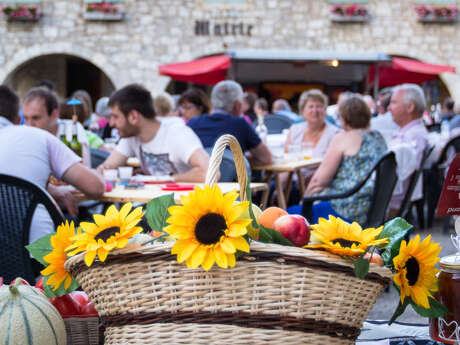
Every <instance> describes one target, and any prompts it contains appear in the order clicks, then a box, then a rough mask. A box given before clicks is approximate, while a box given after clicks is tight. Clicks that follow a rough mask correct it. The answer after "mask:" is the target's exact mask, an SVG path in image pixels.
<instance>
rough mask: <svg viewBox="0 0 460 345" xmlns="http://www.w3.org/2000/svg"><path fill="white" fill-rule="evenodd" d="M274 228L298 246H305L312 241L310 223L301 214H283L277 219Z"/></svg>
mask: <svg viewBox="0 0 460 345" xmlns="http://www.w3.org/2000/svg"><path fill="white" fill-rule="evenodd" d="M273 228H274V229H275V230H276V231H278V232H279V233H280V234H281V235H283V237H284V238H286V239H288V240H289V241H291V242H292V243H293V244H294V245H296V246H297V247H302V246H305V245H306V244H308V241H310V224H308V221H307V220H306V219H305V218H304V217H302V216H300V215H297V214H288V215H286V216H281V217H279V218H278V219H277V220H276V221H275V224H273Z"/></svg>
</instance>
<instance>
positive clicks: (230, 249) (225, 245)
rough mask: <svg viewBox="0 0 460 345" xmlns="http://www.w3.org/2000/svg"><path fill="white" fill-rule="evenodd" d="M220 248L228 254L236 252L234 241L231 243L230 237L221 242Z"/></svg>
mask: <svg viewBox="0 0 460 345" xmlns="http://www.w3.org/2000/svg"><path fill="white" fill-rule="evenodd" d="M222 237H223V236H222ZM220 247H221V248H222V250H223V251H224V252H225V253H226V254H233V253H235V252H236V248H235V246H234V245H233V243H232V241H230V238H229V237H224V239H223V240H222V241H221V242H220Z"/></svg>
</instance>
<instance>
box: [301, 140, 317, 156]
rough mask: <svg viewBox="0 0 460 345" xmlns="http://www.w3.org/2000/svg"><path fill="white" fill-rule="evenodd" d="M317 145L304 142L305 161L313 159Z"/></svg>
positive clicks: (303, 154)
mask: <svg viewBox="0 0 460 345" xmlns="http://www.w3.org/2000/svg"><path fill="white" fill-rule="evenodd" d="M314 148H315V145H314V144H313V143H309V142H304V143H302V156H303V158H304V159H306V158H307V157H308V158H312V157H313V150H314Z"/></svg>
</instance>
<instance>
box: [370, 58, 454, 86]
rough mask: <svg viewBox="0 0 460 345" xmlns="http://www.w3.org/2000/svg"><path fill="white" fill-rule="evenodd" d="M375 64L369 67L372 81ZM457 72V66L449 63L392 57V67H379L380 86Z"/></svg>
mask: <svg viewBox="0 0 460 345" xmlns="http://www.w3.org/2000/svg"><path fill="white" fill-rule="evenodd" d="M374 71H375V66H373V65H372V66H371V67H370V69H369V75H370V78H369V80H370V83H373V82H374ZM445 72H451V73H455V67H452V66H448V65H434V64H430V63H426V62H422V61H417V60H412V59H406V58H398V57H394V58H393V59H392V64H391V67H390V66H388V67H385V66H381V67H379V77H380V78H379V79H380V83H379V86H380V87H386V86H394V85H399V84H403V83H415V84H420V83H423V82H426V81H430V80H433V79H436V78H437V77H438V76H439V74H441V73H445Z"/></svg>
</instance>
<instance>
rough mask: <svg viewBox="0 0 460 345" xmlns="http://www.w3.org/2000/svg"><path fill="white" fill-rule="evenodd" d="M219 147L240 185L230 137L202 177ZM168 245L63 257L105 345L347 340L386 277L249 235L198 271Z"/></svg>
mask: <svg viewBox="0 0 460 345" xmlns="http://www.w3.org/2000/svg"><path fill="white" fill-rule="evenodd" d="M227 144H230V147H231V148H232V151H233V154H234V155H235V161H236V166H237V172H238V178H239V182H240V184H241V190H242V192H243V191H244V188H243V186H244V185H245V182H244V181H245V179H246V173H245V168H244V163H243V164H240V163H241V162H240V161H242V152H241V148H240V147H239V145H238V144H237V143H236V140H235V139H234V138H233V137H232V136H228V135H226V136H223V137H221V138H220V139H219V140H218V142H217V143H216V146H215V147H214V150H213V153H212V156H211V163H210V168H209V171H208V175H207V178H206V181H207V183H208V184H209V183H213V182H215V181H216V176H217V170H218V166H219V164H220V159H221V157H222V153H223V150H224V149H225V147H226V145H227ZM242 198H243V199H244V198H245V193H244V192H243V193H242ZM171 246H172V244H171V243H164V244H157V245H154V246H146V247H143V248H141V249H136V250H120V251H118V252H113V253H111V254H109V256H108V258H107V260H106V262H105V263H101V262H95V263H94V264H93V265H92V266H91V267H90V268H88V267H86V266H85V264H84V260H83V254H80V255H77V256H75V257H73V258H71V259H69V260H68V261H67V262H66V268H67V269H68V270H70V271H71V272H72V274H73V275H74V276H75V277H76V278H77V279H78V281H79V282H80V284H81V286H82V287H83V289H84V290H85V291H86V292H87V293H88V295H89V297H90V298H91V300H92V301H93V303H94V304H95V306H96V308H97V310H98V312H99V315H100V317H101V318H102V320H103V322H104V324H105V326H106V332H105V341H106V344H127V343H131V344H134V343H135V344H245V345H246V344H267V343H272V344H280V343H283V345H291V344H318V345H324V344H353V343H354V340H355V339H356V338H357V336H358V335H359V332H360V328H361V326H362V322H363V321H364V319H365V317H366V315H367V314H368V312H369V310H370V309H371V307H372V305H373V304H374V302H375V299H376V298H377V296H378V295H379V294H380V292H381V290H382V289H383V287H384V286H385V285H386V284H387V283H388V282H389V281H390V277H391V273H390V271H389V270H388V269H386V268H384V267H379V266H376V265H374V264H371V269H370V272H369V274H368V275H367V276H366V279H364V280H361V279H358V278H356V277H355V276H354V274H353V268H352V266H351V264H350V263H349V262H348V261H346V260H344V259H342V258H340V257H338V256H336V255H332V254H329V253H326V252H323V251H313V250H305V249H302V248H295V247H286V246H280V245H275V244H264V243H258V242H254V241H253V242H252V243H251V252H250V254H248V255H245V256H244V257H240V258H238V261H237V264H236V267H234V268H231V269H221V268H218V267H213V268H212V269H211V270H210V271H209V272H205V271H203V270H202V269H201V268H200V269H189V268H187V267H186V266H185V265H183V264H178V263H177V262H176V258H175V256H172V255H171V254H170V249H171Z"/></svg>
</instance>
